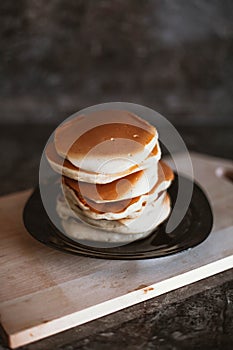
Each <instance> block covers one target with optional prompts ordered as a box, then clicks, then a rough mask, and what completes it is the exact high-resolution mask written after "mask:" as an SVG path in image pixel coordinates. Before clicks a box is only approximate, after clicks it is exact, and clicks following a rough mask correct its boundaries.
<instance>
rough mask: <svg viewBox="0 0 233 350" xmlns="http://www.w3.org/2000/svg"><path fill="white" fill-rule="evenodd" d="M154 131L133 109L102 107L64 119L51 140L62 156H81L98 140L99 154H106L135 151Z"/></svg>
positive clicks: (150, 137)
mask: <svg viewBox="0 0 233 350" xmlns="http://www.w3.org/2000/svg"><path fill="white" fill-rule="evenodd" d="M100 124H101V125H100ZM155 135H156V130H155V128H154V127H153V126H152V125H150V124H149V123H147V122H146V121H144V120H143V119H141V118H138V117H137V116H135V115H134V114H133V113H130V112H127V111H119V110H112V111H111V110H105V111H98V112H93V113H90V114H88V115H85V116H77V117H75V118H73V119H72V120H69V121H68V122H65V123H64V124H62V125H61V126H59V127H58V128H57V129H56V131H55V139H54V140H55V147H56V150H57V152H58V153H59V154H60V155H62V156H63V157H65V156H66V155H68V156H69V157H74V158H83V157H84V156H85V155H87V154H88V152H90V151H91V150H93V149H95V147H96V146H97V145H100V144H101V150H100V156H102V157H104V156H108V157H109V156H115V155H117V156H121V155H125V154H129V153H132V154H135V153H138V152H140V151H142V150H143V149H144V147H145V146H146V145H147V144H148V143H149V142H150V141H151V140H152V139H153V138H154V137H155ZM119 139H121V141H119ZM123 140H128V141H129V140H130V141H135V142H124V141H123ZM104 141H112V142H111V143H109V142H108V143H104Z"/></svg>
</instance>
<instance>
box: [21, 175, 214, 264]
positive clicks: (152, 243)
mask: <svg viewBox="0 0 233 350" xmlns="http://www.w3.org/2000/svg"><path fill="white" fill-rule="evenodd" d="M183 180H184V181H186V182H189V181H191V180H189V179H187V178H184V177H183ZM47 186H50V192H51V186H53V191H52V192H53V198H52V200H54V208H55V207H56V197H57V194H58V192H59V191H60V190H59V186H58V185H56V184H54V183H53V185H51V184H50V185H47ZM177 189H178V178H177V176H175V179H174V181H173V183H172V185H171V187H170V188H169V190H168V192H169V194H170V197H171V200H172V205H173V203H174V202H175V199H176V195H177ZM54 210H55V209H54ZM23 219H24V224H25V227H26V228H27V230H28V232H29V233H30V234H31V235H32V236H33V237H34V238H35V239H37V240H38V241H40V242H42V243H44V244H45V245H47V246H49V247H53V248H56V249H59V250H62V251H64V252H67V253H72V254H78V255H84V256H88V257H94V258H103V259H122V260H132V259H148V258H156V257H162V256H166V255H170V254H174V253H178V252H181V251H183V250H185V249H189V248H192V247H194V246H196V245H197V244H199V243H201V242H203V241H204V240H205V239H206V238H207V237H208V235H209V233H210V231H211V228H212V224H213V215H212V211H211V208H210V205H209V202H208V200H207V198H206V196H205V194H204V192H203V191H202V190H201V188H200V187H199V186H198V185H197V184H196V183H194V188H193V194H192V200H191V203H190V205H189V208H188V210H187V212H186V215H185V217H184V218H183V220H182V222H181V223H180V224H179V225H178V227H177V228H176V229H175V230H174V231H172V232H171V233H169V234H166V233H165V225H166V221H165V222H164V223H163V224H161V225H160V226H159V227H158V228H156V229H155V231H154V232H153V233H152V234H151V235H150V236H149V237H146V238H144V239H142V240H138V241H134V242H132V243H129V244H126V245H122V246H118V247H112V248H97V247H91V246H88V245H84V244H81V243H78V242H76V241H73V240H71V239H69V238H68V237H66V236H65V235H63V234H62V233H61V231H60V230H59V229H57V228H56V227H55V226H54V225H53V224H52V222H51V221H50V219H49V217H48V215H47V213H46V211H45V209H44V207H43V204H42V201H41V197H40V191H39V188H36V189H35V191H34V192H33V194H32V195H31V197H30V198H29V200H28V201H27V203H26V205H25V208H24V213H23Z"/></svg>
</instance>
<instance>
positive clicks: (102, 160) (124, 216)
mask: <svg viewBox="0 0 233 350" xmlns="http://www.w3.org/2000/svg"><path fill="white" fill-rule="evenodd" d="M46 157H47V160H48V161H49V163H50V165H51V167H52V168H53V169H54V170H55V171H56V172H58V173H60V174H61V175H62V190H63V195H60V196H59V197H58V199H57V212H58V215H59V216H60V218H61V220H62V225H63V228H64V230H65V232H66V233H67V234H68V235H69V236H71V237H76V238H80V239H86V240H92V241H106V242H130V241H133V240H136V239H139V238H143V237H145V236H147V235H148V234H150V233H151V232H152V231H153V230H154V229H155V228H156V227H157V226H158V225H159V224H160V223H161V222H163V221H164V220H165V219H166V218H167V217H168V215H169V213H170V198H169V196H168V194H167V192H166V189H167V188H168V187H169V186H170V184H171V181H172V180H173V177H174V175H173V172H172V170H171V169H170V168H169V167H168V166H167V165H166V164H165V163H164V162H162V161H161V160H160V158H161V150H160V147H159V142H158V133H157V131H156V129H155V128H154V127H153V126H152V125H150V124H149V123H147V122H146V121H145V120H143V119H141V118H139V117H138V116H136V115H135V114H133V113H131V112H128V111H119V110H113V111H110V110H104V111H98V112H93V113H90V114H88V115H81V116H77V117H75V118H73V119H71V120H69V121H68V122H65V123H64V124H62V125H60V126H59V127H58V128H57V129H56V131H55V135H54V141H53V142H52V143H50V144H48V146H47V148H46ZM83 222H84V223H87V224H88V225H83Z"/></svg>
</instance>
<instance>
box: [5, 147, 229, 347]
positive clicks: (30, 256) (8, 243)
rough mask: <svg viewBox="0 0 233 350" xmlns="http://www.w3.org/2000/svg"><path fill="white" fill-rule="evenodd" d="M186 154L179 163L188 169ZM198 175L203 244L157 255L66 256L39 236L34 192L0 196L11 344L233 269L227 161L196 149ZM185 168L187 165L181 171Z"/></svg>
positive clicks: (195, 157)
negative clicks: (206, 230)
mask: <svg viewBox="0 0 233 350" xmlns="http://www.w3.org/2000/svg"><path fill="white" fill-rule="evenodd" d="M182 159H183V158H182V155H180V156H178V157H177V161H178V162H179V163H180V164H181V167H182V164H183V163H182ZM192 160H193V165H194V173H195V178H196V180H197V181H198V182H199V183H201V184H202V187H203V188H205V190H206V192H207V194H208V197H209V199H210V201H211V204H212V208H213V212H214V228H213V232H212V233H211V235H210V236H209V238H208V239H207V240H206V241H205V242H203V243H202V244H201V245H199V246H197V247H195V248H193V249H191V250H188V251H185V252H183V253H180V254H178V255H174V256H169V257H165V258H159V259H152V260H138V261H137V260H136V261H111V260H109V261H106V260H98V259H91V258H85V257H79V256H73V255H68V254H65V253H62V252H58V251H55V250H52V249H50V248H48V247H46V246H43V245H42V244H40V243H39V242H37V241H35V240H34V239H33V238H32V237H31V236H30V235H29V234H28V233H27V232H26V230H25V228H24V226H23V222H22V210H23V206H24V203H25V201H26V200H27V198H28V196H29V194H30V191H26V192H21V193H16V194H13V195H9V196H6V197H2V198H1V199H0V224H1V233H0V242H1V252H0V285H1V288H0V314H1V324H2V327H3V329H4V331H5V332H6V334H7V335H8V340H9V346H10V347H12V348H15V347H18V346H21V345H24V344H27V343H30V342H33V341H35V340H38V339H41V338H44V337H47V336H49V335H52V334H55V333H58V332H61V331H63V330H66V329H69V328H71V327H74V326H77V325H80V324H83V323H85V322H88V321H91V320H93V319H96V318H98V317H101V316H104V315H107V314H109V313H112V312H114V311H117V310H120V309H123V308H125V307H128V306H130V305H133V304H136V303H139V302H141V301H144V300H146V299H149V298H153V297H156V296H158V295H161V294H163V293H166V292H168V291H171V290H174V289H176V288H179V287H182V286H184V285H187V284H189V283H192V282H195V281H198V280H200V279H203V278H205V277H208V276H211V275H213V274H216V273H218V272H221V271H224V270H227V269H230V268H232V267H233V219H232V212H233V191H232V189H233V184H232V183H231V182H230V181H229V180H227V179H226V178H224V177H218V176H216V169H217V168H222V169H230V168H231V169H233V165H232V163H231V162H229V161H224V160H220V159H216V158H210V157H207V156H203V155H198V154H192ZM182 171H183V173H186V171H185V169H182Z"/></svg>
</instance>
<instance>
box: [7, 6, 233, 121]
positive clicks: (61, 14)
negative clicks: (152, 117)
mask: <svg viewBox="0 0 233 350" xmlns="http://www.w3.org/2000/svg"><path fill="white" fill-rule="evenodd" d="M232 18H233V2H232V1H231V0H224V1H221V0H212V1H209V0H195V1H194V0H191V1H187V0H172V1H163V0H146V1H143V0H127V1H125V0H111V1H109V0H98V1H94V0H49V1H48V0H30V1H27V0H17V1H15V0H7V1H4V0H3V1H0V41H1V45H0V81H1V84H0V94H1V96H2V98H1V115H0V118H1V119H3V120H4V121H5V122H7V121H11V122H13V121H18V122H20V121H22V122H25V121H37V122H39V121H42V122H43V121H44V122H47V121H52V122H56V121H61V120H62V119H63V117H64V116H68V115H70V114H72V113H73V112H75V111H76V110H80V109H81V108H84V107H86V106H90V105H93V104H96V103H101V102H109V101H128V102H134V103H140V104H143V105H148V106H149V107H152V108H154V109H156V110H158V111H159V112H160V113H162V114H164V115H166V116H167V117H169V118H170V119H171V120H172V121H175V120H179V122H180V123H183V124H185V123H191V124H193V123H203V121H205V122H209V123H218V124H219V123H221V122H222V121H224V122H225V123H229V122H230V121H231V118H232V113H233V105H232V89H233V85H232V84H233V70H232V59H233V50H232V42H233V21H232Z"/></svg>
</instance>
